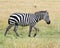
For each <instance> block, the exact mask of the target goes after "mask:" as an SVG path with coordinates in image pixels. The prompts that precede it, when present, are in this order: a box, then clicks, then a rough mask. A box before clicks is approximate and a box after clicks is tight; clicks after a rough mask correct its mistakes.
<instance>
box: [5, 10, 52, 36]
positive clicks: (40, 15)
mask: <svg viewBox="0 0 60 48" xmlns="http://www.w3.org/2000/svg"><path fill="white" fill-rule="evenodd" d="M40 20H44V21H45V22H46V23H47V24H50V22H51V21H50V19H49V13H48V11H37V12H35V13H12V14H11V15H10V17H9V19H8V27H7V29H6V31H5V34H4V35H5V36H6V34H7V31H9V29H10V28H11V27H12V26H14V32H15V33H16V35H17V36H19V34H18V33H17V29H18V26H19V25H20V26H29V34H28V36H29V37H30V36H31V31H32V28H34V29H35V30H36V32H35V34H34V37H35V36H36V35H37V31H38V30H39V29H38V28H37V27H36V26H35V25H36V23H38V22H39V21H40Z"/></svg>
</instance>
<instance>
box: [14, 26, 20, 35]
mask: <svg viewBox="0 0 60 48" xmlns="http://www.w3.org/2000/svg"><path fill="white" fill-rule="evenodd" d="M17 29H18V26H16V25H15V27H14V32H15V33H16V35H17V36H19V34H18V33H17Z"/></svg>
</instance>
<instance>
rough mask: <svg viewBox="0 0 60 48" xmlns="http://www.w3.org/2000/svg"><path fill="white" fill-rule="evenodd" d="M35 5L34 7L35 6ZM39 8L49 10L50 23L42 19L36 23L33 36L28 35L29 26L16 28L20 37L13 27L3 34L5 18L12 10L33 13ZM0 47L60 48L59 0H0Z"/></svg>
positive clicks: (5, 25) (6, 18)
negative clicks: (36, 31)
mask: <svg viewBox="0 0 60 48" xmlns="http://www.w3.org/2000/svg"><path fill="white" fill-rule="evenodd" d="M35 6H36V8H35ZM40 10H47V11H48V12H49V16H50V20H51V24H50V25H47V24H46V23H45V22H44V21H43V20H42V21H40V22H39V23H37V25H36V26H37V27H38V28H39V32H38V34H37V36H36V37H35V38H34V37H33V34H34V32H35V31H34V29H33V30H32V36H31V37H28V30H29V27H21V26H19V28H18V31H17V32H18V33H19V34H20V37H17V36H16V35H15V33H14V32H13V28H12V29H11V30H10V31H9V32H8V34H7V36H6V37H5V36H4V33H5V30H6V27H7V25H8V23H7V20H8V18H9V15H10V14H11V13H13V12H21V13H22V12H24V13H34V12H36V11H40ZM0 48H60V1H59V0H17V1H16V0H0Z"/></svg>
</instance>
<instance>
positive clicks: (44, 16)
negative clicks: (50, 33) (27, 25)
mask: <svg viewBox="0 0 60 48" xmlns="http://www.w3.org/2000/svg"><path fill="white" fill-rule="evenodd" d="M35 15H36V17H37V18H38V21H39V20H42V19H43V20H44V21H45V22H46V23H47V24H50V19H49V14H48V12H47V11H39V12H35Z"/></svg>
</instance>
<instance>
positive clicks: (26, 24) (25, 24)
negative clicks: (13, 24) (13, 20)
mask: <svg viewBox="0 0 60 48" xmlns="http://www.w3.org/2000/svg"><path fill="white" fill-rule="evenodd" d="M19 25H20V26H29V23H24V22H23V23H19Z"/></svg>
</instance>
